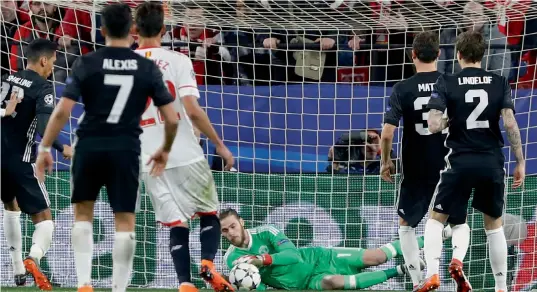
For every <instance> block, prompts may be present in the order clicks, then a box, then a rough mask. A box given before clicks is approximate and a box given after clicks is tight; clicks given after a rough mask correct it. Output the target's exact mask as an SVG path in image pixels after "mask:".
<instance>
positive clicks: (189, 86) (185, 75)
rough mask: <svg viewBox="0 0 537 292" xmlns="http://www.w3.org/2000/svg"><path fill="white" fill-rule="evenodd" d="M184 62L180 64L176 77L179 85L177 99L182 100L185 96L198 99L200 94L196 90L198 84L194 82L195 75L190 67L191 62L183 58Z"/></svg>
mask: <svg viewBox="0 0 537 292" xmlns="http://www.w3.org/2000/svg"><path fill="white" fill-rule="evenodd" d="M183 59H184V61H183V62H181V67H179V68H181V70H179V73H178V75H177V84H178V85H179V88H178V91H179V97H180V98H183V97H185V96H188V95H191V96H195V97H196V98H199V97H200V92H199V90H198V84H197V82H196V73H195V72H194V67H193V66H192V61H191V60H190V59H187V58H183Z"/></svg>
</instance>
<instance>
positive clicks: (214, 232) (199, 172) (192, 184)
mask: <svg viewBox="0 0 537 292" xmlns="http://www.w3.org/2000/svg"><path fill="white" fill-rule="evenodd" d="M188 171H189V173H190V174H191V176H190V177H191V179H189V181H188V183H186V184H184V185H183V186H184V188H183V191H184V192H185V194H186V195H187V196H188V198H189V199H188V201H190V202H192V203H193V204H194V205H195V206H196V215H198V216H199V217H200V242H201V269H200V274H201V276H202V278H204V280H206V281H207V282H209V284H211V286H212V287H213V288H214V289H215V290H217V291H230V290H233V287H232V286H231V284H230V283H229V282H228V281H227V280H226V279H225V278H224V277H222V276H221V275H220V274H219V273H218V272H217V270H216V268H215V266H214V258H215V256H216V253H217V251H218V247H219V246H220V236H221V234H220V233H221V231H220V220H219V219H218V216H217V215H216V213H217V209H218V193H217V192H216V186H215V183H214V178H213V175H212V172H211V169H210V168H209V165H208V164H207V161H205V160H203V161H199V162H196V163H193V164H190V165H189V166H188Z"/></svg>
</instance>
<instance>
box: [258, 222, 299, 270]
mask: <svg viewBox="0 0 537 292" xmlns="http://www.w3.org/2000/svg"><path fill="white" fill-rule="evenodd" d="M266 228H267V230H266V231H265V232H264V237H265V239H266V240H267V241H268V242H269V243H270V245H272V247H273V249H274V251H275V252H274V253H273V254H271V257H272V265H273V266H286V265H291V264H295V263H298V262H299V261H300V253H299V251H298V248H297V247H296V246H295V245H294V244H293V242H291V240H289V238H288V237H287V236H286V235H285V234H284V233H283V231H281V230H279V229H278V228H276V227H274V226H270V225H268V226H267V227H266Z"/></svg>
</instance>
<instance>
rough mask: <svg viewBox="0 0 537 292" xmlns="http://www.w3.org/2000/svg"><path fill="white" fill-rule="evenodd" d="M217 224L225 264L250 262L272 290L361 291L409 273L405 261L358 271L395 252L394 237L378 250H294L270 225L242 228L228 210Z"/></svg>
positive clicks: (398, 249)
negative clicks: (224, 244) (225, 245)
mask: <svg viewBox="0 0 537 292" xmlns="http://www.w3.org/2000/svg"><path fill="white" fill-rule="evenodd" d="M220 224H221V229H222V235H223V236H224V237H225V238H226V239H227V240H228V241H229V242H230V243H231V245H230V246H229V248H228V250H227V252H226V254H225V255H224V261H225V262H226V264H227V266H228V267H229V268H230V269H231V268H233V267H234V266H235V265H236V264H238V263H240V262H247V263H250V264H253V265H255V266H257V267H258V268H259V272H260V274H261V282H262V283H263V284H265V285H268V286H271V287H274V288H277V289H286V290H339V289H353V290H354V289H364V288H367V287H371V286H373V285H377V284H380V283H382V282H385V281H387V280H388V279H390V278H393V277H396V276H399V275H403V274H408V272H407V270H406V267H405V265H400V266H397V267H395V268H391V269H386V270H381V271H374V272H363V273H361V272H360V271H361V270H363V269H365V268H367V267H371V266H378V265H381V264H383V263H385V262H387V261H388V260H390V259H392V258H393V257H396V256H400V255H401V245H400V243H399V241H394V242H392V243H388V244H386V245H384V246H382V247H381V248H378V249H362V248H325V247H307V248H296V247H295V245H294V244H293V243H292V242H291V241H290V240H289V238H287V236H285V234H284V233H283V232H282V231H280V230H278V229H277V228H276V227H273V226H271V225H263V226H259V227H257V228H254V229H245V228H244V221H243V220H242V218H240V216H239V214H238V213H237V211H235V210H233V209H227V210H224V211H222V212H221V213H220ZM418 244H419V247H420V248H423V237H419V238H418ZM409 268H410V269H412V268H418V269H421V268H422V267H412V266H410V267H409ZM260 288H261V289H264V286H263V285H261V287H260Z"/></svg>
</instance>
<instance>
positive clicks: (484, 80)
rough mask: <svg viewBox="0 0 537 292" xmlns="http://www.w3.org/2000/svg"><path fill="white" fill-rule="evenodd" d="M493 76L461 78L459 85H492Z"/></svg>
mask: <svg viewBox="0 0 537 292" xmlns="http://www.w3.org/2000/svg"><path fill="white" fill-rule="evenodd" d="M491 83H492V76H477V77H459V85H478V84H491Z"/></svg>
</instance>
